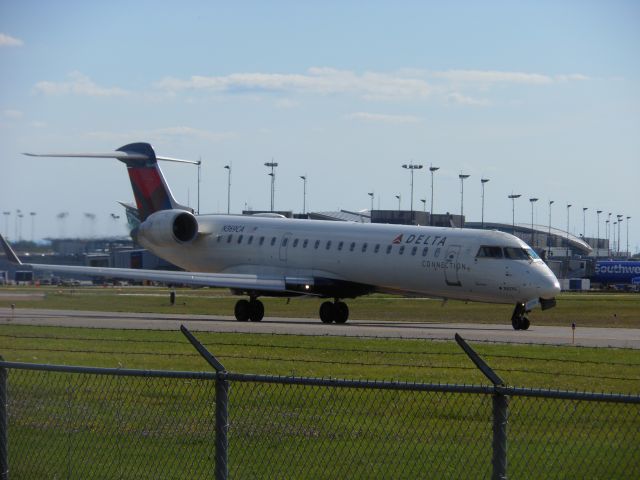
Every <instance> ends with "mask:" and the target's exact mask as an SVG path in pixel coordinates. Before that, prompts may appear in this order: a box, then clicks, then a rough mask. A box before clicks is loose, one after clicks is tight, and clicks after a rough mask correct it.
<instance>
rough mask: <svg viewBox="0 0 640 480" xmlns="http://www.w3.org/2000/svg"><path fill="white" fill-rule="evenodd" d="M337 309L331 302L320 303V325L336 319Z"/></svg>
mask: <svg viewBox="0 0 640 480" xmlns="http://www.w3.org/2000/svg"><path fill="white" fill-rule="evenodd" d="M336 310H337V308H336V307H335V305H334V304H333V303H331V302H322V305H320V320H322V323H331V322H333V320H334V319H335V317H336Z"/></svg>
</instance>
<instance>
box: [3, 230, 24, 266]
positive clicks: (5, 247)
mask: <svg viewBox="0 0 640 480" xmlns="http://www.w3.org/2000/svg"><path fill="white" fill-rule="evenodd" d="M0 245H2V249H3V250H4V254H5V255H6V256H7V260H9V261H10V262H11V263H17V264H18V265H22V262H21V261H20V259H19V258H18V256H17V255H16V252H14V251H13V249H12V248H11V245H9V244H8V243H7V241H6V240H5V239H4V237H3V236H2V235H0Z"/></svg>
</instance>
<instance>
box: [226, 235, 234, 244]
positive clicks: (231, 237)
mask: <svg viewBox="0 0 640 480" xmlns="http://www.w3.org/2000/svg"><path fill="white" fill-rule="evenodd" d="M232 239H233V235H229V236H228V237H227V243H231V240H232Z"/></svg>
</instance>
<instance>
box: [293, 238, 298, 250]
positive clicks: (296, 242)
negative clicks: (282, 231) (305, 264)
mask: <svg viewBox="0 0 640 480" xmlns="http://www.w3.org/2000/svg"><path fill="white" fill-rule="evenodd" d="M297 246H298V239H297V238H296V239H295V240H294V241H293V248H296V247H297Z"/></svg>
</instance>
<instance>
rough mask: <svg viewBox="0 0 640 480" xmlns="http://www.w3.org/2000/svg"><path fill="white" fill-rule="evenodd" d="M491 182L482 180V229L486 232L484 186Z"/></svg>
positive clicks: (485, 179) (486, 179)
mask: <svg viewBox="0 0 640 480" xmlns="http://www.w3.org/2000/svg"><path fill="white" fill-rule="evenodd" d="M488 181H489V179H488V178H481V179H480V185H481V186H482V229H483V230H484V184H485V183H487V182H488Z"/></svg>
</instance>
